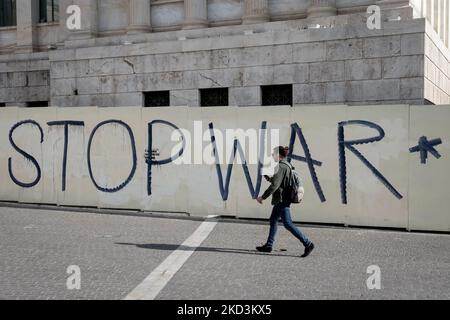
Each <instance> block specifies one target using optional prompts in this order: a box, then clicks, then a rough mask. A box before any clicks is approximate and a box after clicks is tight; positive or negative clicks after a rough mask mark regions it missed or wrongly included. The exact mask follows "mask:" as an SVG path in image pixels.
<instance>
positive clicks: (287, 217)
mask: <svg viewBox="0 0 450 320" xmlns="http://www.w3.org/2000/svg"><path fill="white" fill-rule="evenodd" d="M280 217H281V220H282V221H283V224H284V227H285V228H286V229H287V230H289V231H290V232H291V233H292V234H293V235H294V237H296V238H297V239H298V240H300V242H301V243H302V244H303V245H304V246H305V247H307V246H309V245H310V243H311V241H310V240H309V239H308V238H307V237H306V236H305V235H304V234H303V233H302V232H301V231H300V230H299V229H298V228H297V227H296V226H295V225H294V224H293V223H292V219H291V209H290V208H289V204H285V203H278V204H276V205H274V206H273V209H272V214H271V216H270V231H269V238H268V239H267V245H268V246H271V247H272V246H273V243H274V242H275V235H276V234H277V228H278V220H279V219H280Z"/></svg>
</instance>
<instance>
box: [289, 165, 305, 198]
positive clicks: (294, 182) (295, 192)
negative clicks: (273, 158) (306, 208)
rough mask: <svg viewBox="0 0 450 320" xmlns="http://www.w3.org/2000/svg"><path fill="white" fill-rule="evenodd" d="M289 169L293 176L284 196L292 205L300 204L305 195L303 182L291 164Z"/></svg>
mask: <svg viewBox="0 0 450 320" xmlns="http://www.w3.org/2000/svg"><path fill="white" fill-rule="evenodd" d="M289 168H290V169H291V170H290V173H291V174H290V177H289V181H288V186H287V188H286V190H285V192H284V194H285V195H286V196H287V200H289V202H290V203H300V202H302V199H303V195H304V193H305V190H304V188H303V180H302V178H301V177H300V175H299V174H298V172H297V171H295V168H294V167H293V166H292V165H291V164H290V163H289Z"/></svg>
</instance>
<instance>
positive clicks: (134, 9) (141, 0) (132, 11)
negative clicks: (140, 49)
mask: <svg viewBox="0 0 450 320" xmlns="http://www.w3.org/2000/svg"><path fill="white" fill-rule="evenodd" d="M150 10H151V9H150V0H129V15H128V17H129V18H128V28H127V32H128V33H129V34H130V33H141V32H150V31H151V30H152V27H151V23H150Z"/></svg>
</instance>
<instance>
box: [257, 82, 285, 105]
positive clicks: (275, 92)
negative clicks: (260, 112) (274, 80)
mask: <svg viewBox="0 0 450 320" xmlns="http://www.w3.org/2000/svg"><path fill="white" fill-rule="evenodd" d="M261 94H262V105H263V106H280V105H287V106H292V84H286V85H285V84H283V85H275V86H262V87H261Z"/></svg>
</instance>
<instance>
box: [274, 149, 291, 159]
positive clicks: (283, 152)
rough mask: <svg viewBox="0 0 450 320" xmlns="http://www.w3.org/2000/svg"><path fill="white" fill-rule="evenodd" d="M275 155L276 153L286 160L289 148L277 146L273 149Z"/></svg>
mask: <svg viewBox="0 0 450 320" xmlns="http://www.w3.org/2000/svg"><path fill="white" fill-rule="evenodd" d="M274 151H275V152H276V153H278V154H279V155H280V156H282V157H283V158H286V157H287V156H288V154H289V147H283V146H279V147H276V148H275V149H274Z"/></svg>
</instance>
